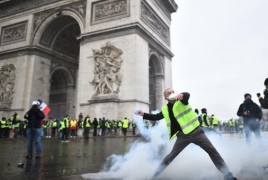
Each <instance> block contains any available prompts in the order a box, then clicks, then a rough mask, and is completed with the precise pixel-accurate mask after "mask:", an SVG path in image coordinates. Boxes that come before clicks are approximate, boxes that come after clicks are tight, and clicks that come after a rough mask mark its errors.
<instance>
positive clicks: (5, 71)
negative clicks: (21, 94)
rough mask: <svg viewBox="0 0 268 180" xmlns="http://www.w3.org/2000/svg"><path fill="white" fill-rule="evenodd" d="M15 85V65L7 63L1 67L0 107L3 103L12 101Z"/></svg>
mask: <svg viewBox="0 0 268 180" xmlns="http://www.w3.org/2000/svg"><path fill="white" fill-rule="evenodd" d="M14 86H15V67H14V65H13V64H5V65H3V66H2V68H1V69H0V107H2V105H3V103H7V104H8V103H9V104H11V103H12V100H13V94H14V92H15V91H14Z"/></svg>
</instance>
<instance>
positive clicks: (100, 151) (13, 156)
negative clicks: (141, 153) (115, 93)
mask: <svg viewBox="0 0 268 180" xmlns="http://www.w3.org/2000/svg"><path fill="white" fill-rule="evenodd" d="M263 137H264V141H265V143H266V145H267V142H268V132H265V133H263ZM243 138H244V135H238V134H237V135H230V134H223V135H222V139H223V140H222V141H223V143H226V141H227V140H235V141H245V140H244V139H243ZM253 138H255V137H253ZM136 140H138V141H142V139H141V138H140V137H127V138H126V139H124V138H123V137H117V138H111V137H110V138H108V137H96V138H90V139H89V140H88V141H86V140H84V139H82V138H76V139H71V142H69V143H61V142H60V141H59V140H58V139H57V138H51V139H42V145H43V154H42V157H41V159H38V160H36V159H32V160H26V159H25V155H26V149H27V142H26V139H25V138H17V139H0V152H1V155H0V157H1V158H0V160H1V161H0V180H20V179H22V180H28V179H29V180H35V179H36V180H46V179H48V180H82V176H81V175H82V174H87V173H97V172H99V171H100V170H101V169H102V166H103V164H104V163H105V162H106V158H107V157H109V156H110V155H112V154H119V155H122V154H124V153H126V152H127V151H128V150H129V147H130V144H132V143H133V142H134V141H136ZM18 163H24V166H23V167H18ZM267 164H268V159H267ZM265 165H266V164H265ZM212 167H213V166H212ZM232 169H233V168H232ZM259 171H260V172H261V174H260V173H259ZM247 173H250V176H248V175H247ZM254 173H255V175H254ZM236 174H237V173H236ZM252 174H253V176H252ZM237 176H238V178H239V179H240V180H241V179H242V180H253V179H256V180H268V172H265V171H264V170H262V169H261V168H258V169H256V171H254V172H250V171H248V170H246V169H245V170H244V172H243V170H241V171H240V174H238V175H237ZM221 177H222V176H221Z"/></svg>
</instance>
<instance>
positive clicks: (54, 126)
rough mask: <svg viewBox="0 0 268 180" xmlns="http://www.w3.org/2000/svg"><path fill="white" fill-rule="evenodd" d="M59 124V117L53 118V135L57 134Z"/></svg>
mask: <svg viewBox="0 0 268 180" xmlns="http://www.w3.org/2000/svg"><path fill="white" fill-rule="evenodd" d="M57 126H58V122H57V119H54V120H53V123H52V137H55V136H56V129H57Z"/></svg>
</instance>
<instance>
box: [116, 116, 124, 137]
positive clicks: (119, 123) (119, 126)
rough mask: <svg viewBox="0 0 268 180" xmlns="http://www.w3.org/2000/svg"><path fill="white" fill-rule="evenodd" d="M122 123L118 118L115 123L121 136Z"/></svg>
mask: <svg viewBox="0 0 268 180" xmlns="http://www.w3.org/2000/svg"><path fill="white" fill-rule="evenodd" d="M122 125H123V123H122V121H121V120H119V121H118V123H117V127H118V129H119V136H121V132H122Z"/></svg>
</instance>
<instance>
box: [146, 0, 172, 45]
mask: <svg viewBox="0 0 268 180" xmlns="http://www.w3.org/2000/svg"><path fill="white" fill-rule="evenodd" d="M141 19H142V20H143V21H144V22H145V23H147V24H148V25H149V26H150V27H151V28H152V29H153V30H154V31H155V32H156V33H158V34H159V35H160V37H161V38H162V39H164V40H165V41H166V42H167V43H168V44H169V42H170V40H169V28H168V27H167V25H165V23H164V22H163V21H162V20H161V19H160V18H159V17H158V15H157V14H156V13H155V12H154V11H153V10H152V9H151V8H150V7H149V5H148V4H147V3H146V2H145V1H142V3H141Z"/></svg>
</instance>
